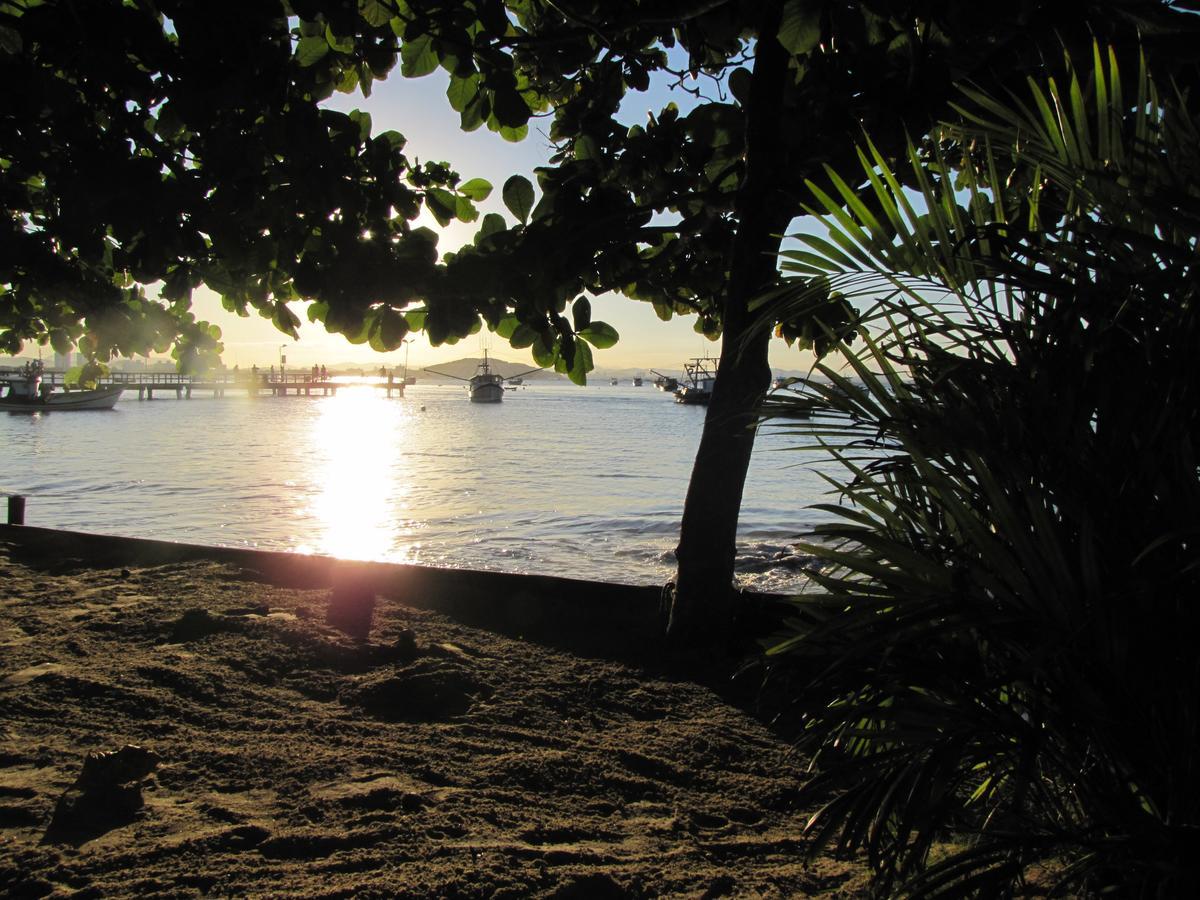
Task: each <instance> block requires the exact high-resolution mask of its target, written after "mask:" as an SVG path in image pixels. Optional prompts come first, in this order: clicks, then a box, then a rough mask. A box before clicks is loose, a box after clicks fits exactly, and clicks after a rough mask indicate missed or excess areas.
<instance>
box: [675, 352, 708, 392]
mask: <svg viewBox="0 0 1200 900" xmlns="http://www.w3.org/2000/svg"><path fill="white" fill-rule="evenodd" d="M718 362H719V360H717V359H715V358H713V357H711V356H697V357H694V358H693V359H691V360H689V361H688V362H686V363H684V364H683V370H684V373H685V375H684V377H685V378H686V379H687V381H688V383H687V384H685V385H683V386H682V387H680V388H678V389H677V390H676V391H675V402H676V403H686V404H704V403H708V401H709V400H710V399H711V398H712V391H713V385H714V384H715V383H716V380H717V363H718Z"/></svg>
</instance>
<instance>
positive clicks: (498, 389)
mask: <svg viewBox="0 0 1200 900" xmlns="http://www.w3.org/2000/svg"><path fill="white" fill-rule="evenodd" d="M425 371H426V372H432V373H433V374H434V375H441V376H442V377H443V378H453V379H455V380H456V381H465V382H467V390H468V392H469V396H470V399H471V402H472V403H499V402H500V401H501V400H503V399H504V380H505V379H504V376H503V375H501V374H499V373H498V372H493V371H492V366H491V363H489V362H488V355H487V350H486V349H484V351H483V359H482V361H480V363H479V367H478V368H477V369H476V370H475V374H474V375H472V376H471V377H470V378H463V377H462V376H460V375H451V374H450V373H449V372H439V371H438V370H437V369H430V368H426V369H425ZM538 371H541V369H540V367H539V368H535V369H529V370H527V371H525V372H521V373H519V374H518V375H514V376H512V377H513V378H523V377H524V376H526V375H528V374H530V373H531V372H538Z"/></svg>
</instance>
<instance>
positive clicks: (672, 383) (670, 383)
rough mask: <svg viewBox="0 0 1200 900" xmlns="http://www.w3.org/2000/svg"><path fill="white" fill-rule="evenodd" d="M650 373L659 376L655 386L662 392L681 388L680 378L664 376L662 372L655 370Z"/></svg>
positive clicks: (655, 380)
mask: <svg viewBox="0 0 1200 900" xmlns="http://www.w3.org/2000/svg"><path fill="white" fill-rule="evenodd" d="M650 371H651V372H654V374H655V375H657V376H658V377H657V378H655V379H654V386H655V387H656V388H658V389H659V390H660V391H674V390H675V389H676V388H677V387H679V379H678V378H675V377H673V376H671V375H664V374H663V373H662V372H658V371H655V370H654V369H651V370H650Z"/></svg>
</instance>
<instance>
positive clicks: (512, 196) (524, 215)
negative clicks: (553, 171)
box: [501, 175, 533, 222]
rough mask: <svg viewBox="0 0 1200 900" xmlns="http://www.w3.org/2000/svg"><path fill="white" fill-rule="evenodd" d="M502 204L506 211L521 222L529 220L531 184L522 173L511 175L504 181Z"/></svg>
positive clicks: (531, 194) (531, 195) (531, 201)
mask: <svg viewBox="0 0 1200 900" xmlns="http://www.w3.org/2000/svg"><path fill="white" fill-rule="evenodd" d="M501 196H502V197H503V198H504V205H505V206H507V207H508V211H509V212H511V213H512V214H513V215H514V216H516V217H517V218H518V219H520V220H521V221H522V222H528V221H529V213H530V212H531V211H532V210H533V185H532V184H530V183H529V179H528V178H526V177H525V176H523V175H513V176H512V177H511V178H509V179H508V181H506V182H504V188H503V189H502V191H501Z"/></svg>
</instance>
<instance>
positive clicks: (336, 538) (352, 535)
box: [296, 388, 412, 562]
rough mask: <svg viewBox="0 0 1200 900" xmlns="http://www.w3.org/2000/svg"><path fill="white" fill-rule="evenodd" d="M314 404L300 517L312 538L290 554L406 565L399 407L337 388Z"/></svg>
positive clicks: (367, 392) (372, 394) (370, 393)
mask: <svg viewBox="0 0 1200 900" xmlns="http://www.w3.org/2000/svg"><path fill="white" fill-rule="evenodd" d="M320 404H321V405H320V414H319V416H318V417H317V419H316V420H315V421H314V423H313V428H312V431H311V433H310V435H311V450H310V453H309V454H308V459H309V460H310V461H311V464H312V465H311V468H310V469H309V471H308V472H307V473H306V477H307V480H308V484H309V485H310V486H311V487H312V489H313V494H312V497H311V500H310V502H309V504H308V508H307V509H305V511H304V512H305V518H307V519H308V520H309V521H311V522H312V523H313V528H314V529H315V533H314V534H313V535H312V539H311V540H310V541H305V542H303V543H302V544H301V545H300V546H298V547H297V548H296V549H297V550H299V551H300V552H302V553H322V554H326V555H328V556H335V557H338V558H340V559H377V560H378V559H387V560H391V561H394V562H404V561H406V559H407V558H408V556H409V554H410V553H411V550H412V547H411V545H408V544H406V543H405V542H402V541H401V540H400V538H401V537H402V535H401V533H400V532H401V530H402V529H401V522H402V521H403V507H404V505H405V497H406V494H407V493H408V490H407V487H406V485H405V484H404V480H403V479H402V478H401V477H400V476H401V474H402V467H401V466H400V465H398V461H399V460H400V459H402V451H401V448H402V447H403V444H404V437H405V431H406V426H407V421H408V417H407V416H406V415H405V412H404V407H403V404H402V403H398V402H397V401H396V400H388V399H386V398H384V397H382V396H380V395H379V394H378V393H377V392H376V391H375V390H373V389H369V388H362V389H342V390H341V391H340V392H339V393H338V395H337V396H336V397H325V398H322V399H321V401H320Z"/></svg>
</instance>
